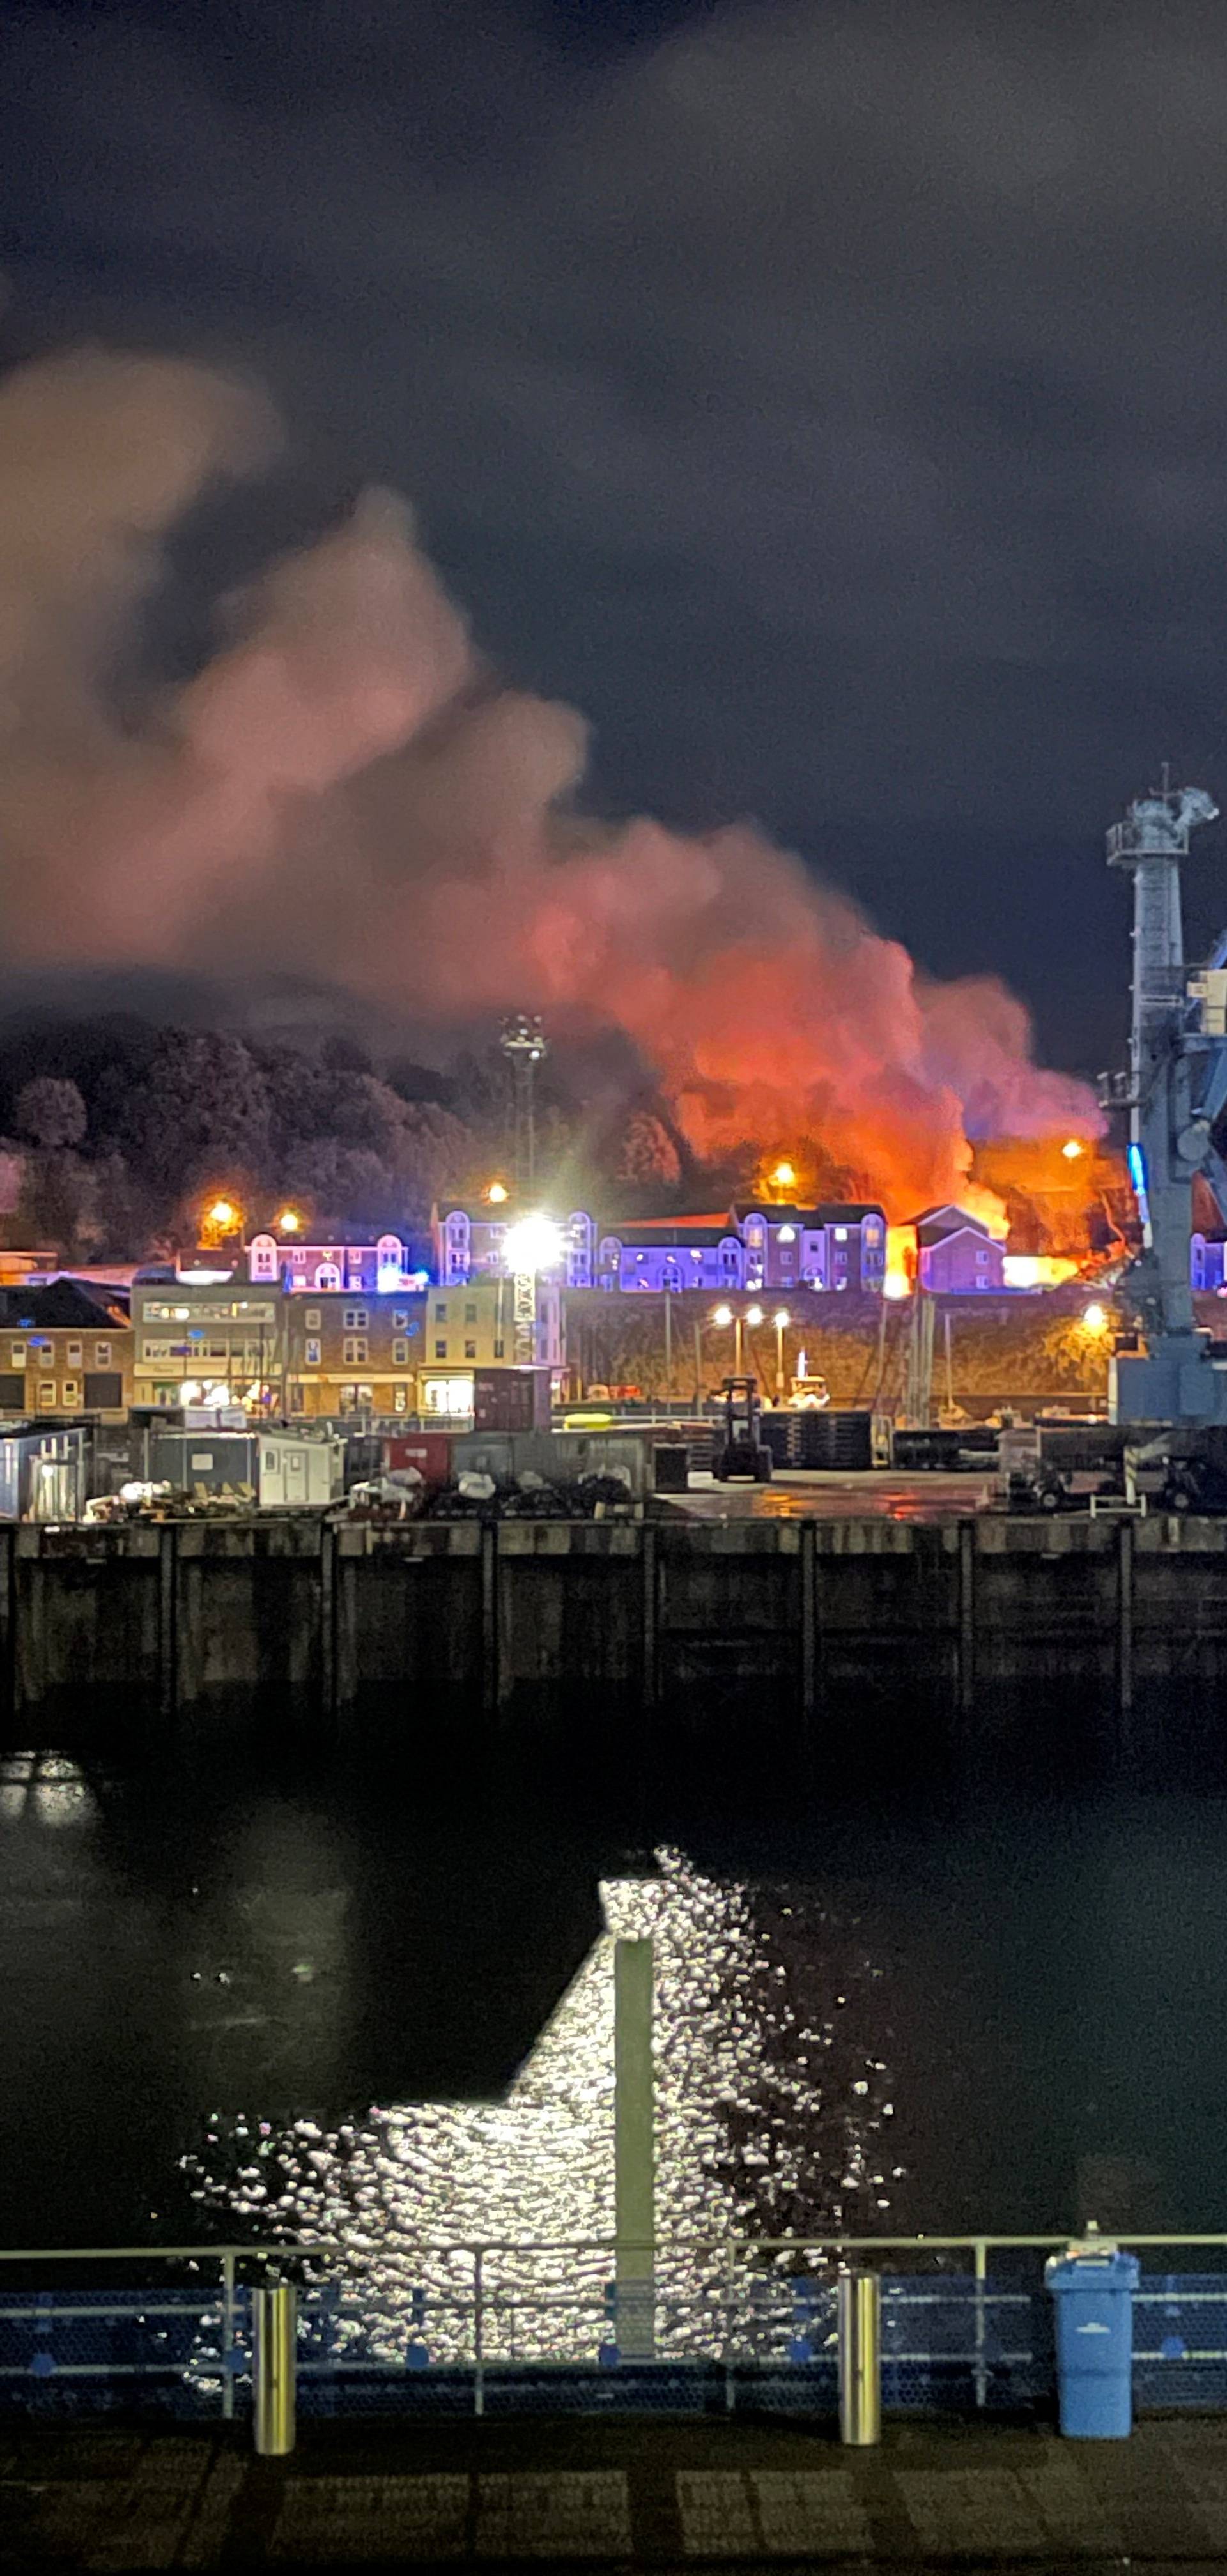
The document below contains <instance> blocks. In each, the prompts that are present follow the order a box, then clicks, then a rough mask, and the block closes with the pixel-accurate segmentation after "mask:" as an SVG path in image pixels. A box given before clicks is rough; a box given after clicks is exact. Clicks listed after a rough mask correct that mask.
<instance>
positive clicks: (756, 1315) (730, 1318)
mask: <svg viewBox="0 0 1227 2576" xmlns="http://www.w3.org/2000/svg"><path fill="white" fill-rule="evenodd" d="M711 1319H712V1322H713V1324H719V1326H720V1328H721V1330H722V1331H723V1332H727V1331H728V1328H729V1325H730V1324H731V1325H732V1327H733V1370H734V1374H735V1375H736V1376H737V1377H743V1376H744V1374H745V1350H744V1339H745V1328H746V1325H747V1324H749V1325H751V1326H753V1325H755V1324H761V1322H762V1320H763V1310H762V1307H761V1306H747V1308H746V1311H745V1314H744V1315H738V1314H735V1313H734V1311H733V1308H732V1307H731V1306H713V1308H712V1317H711Z"/></svg>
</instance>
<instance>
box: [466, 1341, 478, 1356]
mask: <svg viewBox="0 0 1227 2576" xmlns="http://www.w3.org/2000/svg"><path fill="white" fill-rule="evenodd" d="M464 1356H465V1358H466V1360H475V1359H476V1357H477V1344H476V1342H466V1343H465V1346H464Z"/></svg>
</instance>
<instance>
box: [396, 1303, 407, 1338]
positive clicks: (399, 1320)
mask: <svg viewBox="0 0 1227 2576" xmlns="http://www.w3.org/2000/svg"><path fill="white" fill-rule="evenodd" d="M408 1322H409V1309H408V1307H407V1306H394V1307H393V1309H392V1330H393V1332H394V1333H403V1332H404V1331H405V1328H406V1326H407V1324H408Z"/></svg>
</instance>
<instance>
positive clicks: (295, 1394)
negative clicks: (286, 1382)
mask: <svg viewBox="0 0 1227 2576" xmlns="http://www.w3.org/2000/svg"><path fill="white" fill-rule="evenodd" d="M306 1409H307V1390H306V1388H305V1386H292V1387H291V1388H290V1411H291V1413H305V1412H306Z"/></svg>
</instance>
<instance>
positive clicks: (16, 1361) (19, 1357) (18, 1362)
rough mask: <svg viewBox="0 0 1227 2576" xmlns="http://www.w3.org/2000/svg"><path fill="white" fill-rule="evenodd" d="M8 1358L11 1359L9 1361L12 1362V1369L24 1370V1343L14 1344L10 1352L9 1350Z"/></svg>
mask: <svg viewBox="0 0 1227 2576" xmlns="http://www.w3.org/2000/svg"><path fill="white" fill-rule="evenodd" d="M9 1357H10V1359H11V1361H12V1364H13V1367H14V1368H24V1367H25V1364H26V1346H25V1343H24V1342H14V1344H13V1347H12V1350H11V1351H10V1353H9Z"/></svg>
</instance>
